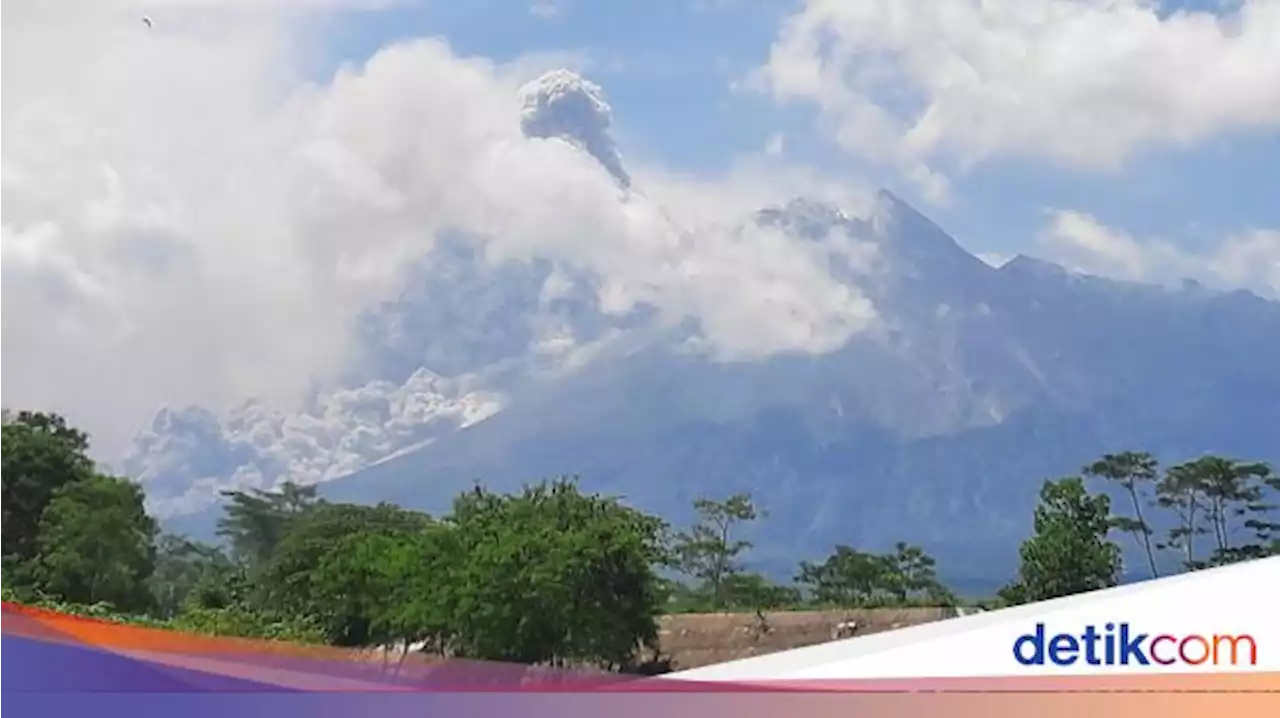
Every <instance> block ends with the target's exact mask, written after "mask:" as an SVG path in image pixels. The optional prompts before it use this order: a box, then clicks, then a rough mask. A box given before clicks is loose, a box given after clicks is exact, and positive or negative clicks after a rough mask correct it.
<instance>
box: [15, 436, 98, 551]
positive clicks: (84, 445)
mask: <svg viewBox="0 0 1280 718" xmlns="http://www.w3.org/2000/svg"><path fill="white" fill-rule="evenodd" d="M0 431H3V441H2V442H0V482H2V485H3V499H2V501H3V522H0V527H2V529H3V544H4V546H3V551H4V556H5V557H6V559H9V560H10V561H13V562H17V563H22V562H26V561H29V560H30V559H31V558H32V557H34V556H35V553H36V534H37V532H38V530H39V522H40V517H41V515H42V514H43V513H44V510H45V507H46V506H48V504H49V501H50V499H51V498H52V497H53V495H54V493H55V492H56V491H57V490H58V489H59V488H61V487H63V486H66V485H67V484H70V483H73V482H76V481H84V480H86V479H89V478H90V477H92V476H93V462H92V461H91V460H90V459H89V457H88V454H87V452H88V450H89V438H88V436H86V435H85V434H84V433H83V432H81V431H79V430H78V429H75V428H73V427H71V426H69V425H68V424H67V422H66V420H65V419H63V418H62V417H61V416H59V415H57V414H44V413H40V412H31V411H22V412H19V413H18V414H17V415H16V416H15V415H11V414H10V415H6V416H5V419H4V423H3V428H0Z"/></svg>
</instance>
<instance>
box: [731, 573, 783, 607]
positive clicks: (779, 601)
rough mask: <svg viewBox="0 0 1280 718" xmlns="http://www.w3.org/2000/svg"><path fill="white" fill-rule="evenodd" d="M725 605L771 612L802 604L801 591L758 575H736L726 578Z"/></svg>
mask: <svg viewBox="0 0 1280 718" xmlns="http://www.w3.org/2000/svg"><path fill="white" fill-rule="evenodd" d="M723 590H724V599H725V603H726V604H727V605H728V606H730V607H732V608H746V609H751V610H753V611H770V610H776V609H779V608H786V607H788V606H795V605H797V604H799V603H800V599H801V596H800V591H799V590H797V589H795V588H793V587H791V586H779V585H778V584H776V583H774V582H772V581H770V580H769V579H767V578H765V577H764V576H761V575H760V574H758V573H736V574H731V575H729V576H728V577H726V578H725V580H724V584H723Z"/></svg>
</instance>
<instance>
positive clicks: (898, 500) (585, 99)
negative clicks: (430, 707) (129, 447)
mask: <svg viewBox="0 0 1280 718" xmlns="http://www.w3.org/2000/svg"><path fill="white" fill-rule="evenodd" d="M530 92H532V93H538V92H545V93H547V94H549V95H553V98H552V99H548V98H546V97H544V98H543V99H542V101H541V105H542V106H543V107H549V108H553V109H559V107H558V104H557V102H558V101H559V102H564V101H566V100H565V98H571V99H572V101H573V102H574V103H576V106H577V107H579V108H581V107H603V108H604V110H603V111H607V105H603V103H602V101H601V100H600V99H599V97H598V94H597V93H598V88H595V87H594V86H592V85H590V83H586V82H585V81H581V80H580V78H576V77H575V76H572V75H570V74H567V73H563V72H558V73H554V74H552V75H549V76H547V77H545V78H543V79H542V80H540V81H539V82H538V83H536V86H535V87H533V88H530ZM575 93H576V94H575ZM538 105H539V102H538V101H526V106H535V107H536V106H538ZM562 114H568V113H562ZM601 124H604V123H601V122H598V121H595V124H590V123H589V122H586V121H583V120H581V119H579V120H578V121H577V124H575V123H574V121H568V120H563V119H561V122H560V124H559V125H554V128H555V129H554V130H549V129H547V128H548V127H549V126H553V125H552V123H550V122H549V121H544V122H540V123H539V122H527V123H526V128H528V127H529V126H531V125H533V126H537V127H538V128H539V131H540V132H542V133H544V134H546V135H548V136H555V137H560V138H562V139H564V140H566V141H568V142H570V143H572V144H573V145H574V146H577V147H579V148H580V149H582V150H583V151H586V152H592V151H593V148H598V147H600V146H606V147H607V146H608V145H607V143H604V142H602V141H600V140H599V138H598V127H599V126H600V125H601ZM583 125H586V129H585V130H584V131H583V134H587V133H589V132H595V133H596V134H591V135H588V137H587V138H583V137H580V136H579V135H578V134H575V132H576V128H578V127H580V126H583ZM527 131H528V130H527ZM591 138H594V139H591ZM593 156H596V155H593ZM596 158H597V159H598V160H600V161H601V162H602V163H603V164H605V165H606V166H608V167H609V168H610V171H611V174H613V175H614V176H615V178H616V179H617V181H618V183H619V187H620V188H626V187H627V184H628V177H627V175H626V174H625V170H624V169H622V167H621V164H620V160H618V158H617V155H616V153H613V152H610V153H609V154H606V155H603V156H596ZM619 201H621V202H624V203H633V204H635V205H637V206H639V207H641V208H646V209H648V208H649V206H650V202H649V200H647V199H646V198H645V197H644V195H643V188H633V189H632V190H626V194H625V195H624V196H623V197H622V199H620V200H619ZM735 231H740V232H747V231H750V232H752V233H755V232H773V233H779V236H781V237H783V238H784V239H785V241H787V242H791V243H797V244H804V245H808V246H809V247H810V248H811V251H812V252H813V253H815V256H820V257H821V258H822V259H823V261H824V263H825V266H826V267H827V271H828V272H829V273H830V276H831V277H833V278H834V279H836V281H837V282H839V284H840V285H841V286H842V287H845V288H847V290H848V292H849V296H851V297H856V298H857V302H859V303H857V304H855V305H854V306H859V307H862V311H861V312H859V313H853V314H851V315H849V316H847V317H846V318H845V321H846V322H848V324H846V325H844V326H839V327H835V328H832V329H830V330H829V331H830V333H831V336H833V337H839V339H838V340H832V339H821V340H822V341H827V342H829V343H830V348H829V349H827V350H825V351H818V352H812V351H793V352H786V351H782V352H776V353H774V354H771V355H769V356H764V357H740V356H739V357H735V356H724V355H722V354H719V353H717V352H715V351H714V350H712V349H710V348H709V347H708V346H707V345H706V343H705V342H704V341H702V340H703V338H704V334H705V333H704V330H703V327H702V326H700V325H699V323H698V322H696V321H688V320H686V321H680V322H672V321H669V320H668V319H667V318H664V317H663V316H662V315H661V314H660V313H658V312H656V311H652V309H653V308H652V307H648V308H646V307H644V306H643V305H640V306H637V307H636V308H635V309H634V310H632V311H629V312H609V311H606V310H604V309H602V307H601V301H600V292H599V285H598V277H595V276H593V275H591V274H590V273H588V272H581V271H578V272H574V271H572V270H570V269H568V268H566V267H561V266H557V265H556V264H555V263H553V262H550V261H535V262H521V261H514V260H509V261H498V262H496V263H494V262H491V261H490V260H489V259H487V258H486V257H485V256H484V254H483V247H484V246H485V245H484V242H483V241H482V240H476V238H455V239H454V240H451V241H444V242H441V243H440V244H438V245H437V246H436V248H435V249H434V250H433V251H432V253H431V254H430V255H429V256H428V257H427V258H426V259H425V260H424V261H423V263H422V264H421V267H420V270H419V273H418V274H416V275H415V277H414V279H413V281H411V282H410V283H409V287H408V289H407V290H406V292H405V293H404V294H403V296H401V297H400V298H399V299H397V300H395V301H391V302H388V303H385V304H384V305H382V306H381V307H379V308H377V309H376V310H375V311H372V312H369V313H367V314H366V315H365V316H364V317H363V318H362V320H361V327H362V329H361V336H362V338H363V342H364V346H363V349H364V350H365V352H366V353H367V354H368V356H369V357H371V358H372V360H373V361H371V362H368V363H366V364H365V367H366V369H365V373H364V374H363V375H352V376H351V377H350V378H349V381H350V384H351V387H352V388H349V389H345V390H342V391H339V392H336V393H334V394H332V395H328V396H324V397H322V398H320V399H318V401H317V402H316V404H315V406H314V407H313V408H312V409H311V410H310V411H308V412H304V413H302V414H299V415H285V414H282V413H273V412H271V411H269V410H267V409H266V408H264V407H263V406H261V405H260V404H257V403H250V404H247V405H245V406H244V407H242V408H240V409H239V410H237V411H235V412H233V413H232V414H231V415H230V416H228V417H225V418H224V419H222V420H221V421H220V420H219V418H218V417H215V416H214V415H212V414H210V413H209V412H206V411H204V410H201V409H196V408H189V409H184V410H173V409H166V410H164V411H162V412H161V413H160V414H159V415H158V416H157V418H156V421H155V423H154V426H153V427H152V429H151V430H150V431H149V432H147V433H145V434H143V435H142V436H141V437H140V438H139V440H138V441H137V443H136V450H135V452H134V453H133V455H132V456H131V457H130V458H129V460H128V461H127V462H126V463H125V464H124V467H125V469H126V470H127V471H129V472H131V473H132V474H134V475H138V476H140V477H142V478H143V479H144V480H145V481H147V486H148V491H149V494H150V495H151V496H152V497H153V501H154V502H155V504H156V506H157V507H159V508H161V510H163V511H164V512H165V513H166V515H168V516H169V517H170V518H171V522H172V525H173V526H175V527H182V528H187V529H191V530H196V531H197V532H199V533H207V532H208V530H209V527H210V525H211V520H212V518H211V517H212V514H211V513H209V511H208V509H207V507H208V505H209V503H210V502H211V501H213V500H214V499H215V498H216V491H217V490H218V489H221V488H226V487H231V486H263V485H271V484H273V483H275V482H278V481H281V480H285V479H292V480H301V481H305V482H326V488H325V490H324V493H325V494H326V495H327V496H330V497H333V498H336V499H342V500H349V501H361V502H372V501H383V500H385V501H393V502H396V503H401V504H404V505H409V506H415V507H421V508H425V509H428V510H434V511H440V510H443V509H444V508H446V506H447V504H448V502H449V501H450V500H451V498H452V497H453V496H454V495H456V493H457V492H459V491H461V490H463V489H465V488H466V487H467V486H468V485H470V483H471V482H472V481H473V480H476V479H482V480H483V481H484V482H485V483H486V484H488V485H491V486H493V487H495V488H501V489H513V488H517V487H518V486H519V485H520V484H521V483H522V482H526V481H530V480H535V479H537V478H539V477H542V476H546V475H550V474H557V473H576V474H580V475H581V477H582V479H583V482H584V484H585V485H586V486H587V487H588V488H591V489H597V490H603V491H607V492H610V493H616V494H621V495H624V496H626V497H627V498H628V499H629V500H630V501H633V502H635V503H636V504H638V505H641V506H643V507H645V508H647V509H650V510H654V511H657V512H659V513H661V514H662V515H664V516H667V517H670V518H672V519H676V520H679V519H682V518H685V517H687V515H688V510H689V504H690V502H691V500H692V499H693V498H694V497H695V496H700V495H711V496H717V495H726V494H729V493H731V492H736V491H749V492H751V493H752V494H753V495H754V496H756V497H757V499H758V500H759V502H760V503H761V504H762V505H763V506H764V507H766V508H767V509H768V511H769V519H768V520H767V521H765V522H763V523H762V524H761V526H760V528H759V529H758V532H759V533H758V535H756V536H755V537H754V538H755V539H756V540H757V541H758V543H759V550H758V552H757V560H758V561H759V562H760V563H761V565H764V566H776V567H779V568H780V569H781V568H783V567H786V566H789V565H790V564H792V563H794V561H795V560H796V559H797V558H798V557H804V556H808V555H816V554H819V553H821V552H824V551H826V550H828V549H829V548H830V546H831V545H832V544H833V543H836V542H843V543H851V544H854V545H858V546H864V547H867V548H883V547H885V546H888V545H891V544H892V543H893V542H894V541H897V540H908V541H913V542H918V543H921V544H923V545H924V546H925V547H926V548H927V549H928V550H929V551H931V552H933V553H934V554H935V555H937V556H939V558H940V559H941V560H943V561H944V562H945V563H946V565H947V570H948V572H949V573H950V574H951V575H953V576H962V577H964V576H967V577H974V578H979V579H987V578H989V579H991V580H993V581H994V580H999V577H1000V576H1002V575H1004V574H1005V573H1007V571H1008V570H1009V569H1010V567H1011V565H1012V563H1013V561H1014V556H1015V553H1014V549H1015V548H1016V545H1017V542H1018V541H1019V540H1020V539H1021V538H1022V537H1023V536H1024V535H1025V534H1026V533H1027V531H1028V529H1029V522H1030V514H1031V507H1032V506H1033V504H1034V498H1035V494H1036V491H1037V489H1038V487H1039V484H1040V482H1041V481H1042V480H1043V479H1045V478H1052V477H1056V476H1059V475H1063V474H1069V473H1074V472H1075V471H1077V470H1078V468H1079V467H1080V466H1081V465H1083V464H1084V463H1085V462H1086V461H1088V460H1090V459H1092V458H1095V457H1096V456H1098V455H1100V454H1101V453H1103V452H1106V451H1114V450H1123V449H1130V448H1140V449H1144V450H1150V451H1153V452H1156V453H1157V454H1158V455H1159V456H1161V457H1163V458H1165V459H1169V460H1173V459H1183V458H1189V457H1192V456H1196V455H1199V454H1201V453H1204V452H1220V453H1225V454H1230V455H1239V456H1244V457H1250V458H1262V459H1270V460H1277V459H1280V453H1278V452H1280V441H1277V439H1280V401H1277V397H1280V370H1277V364H1276V362H1275V357H1276V356H1278V355H1280V303H1277V302H1274V301H1269V300H1266V299H1263V298H1261V297H1259V296H1256V295H1254V294H1251V293H1248V292H1243V291H1238V292H1220V291H1212V290H1208V289H1205V288H1203V287H1201V286H1199V285H1197V284H1194V283H1187V284H1185V285H1184V286H1181V287H1179V288H1166V287H1160V286H1156V285H1145V284H1137V283H1126V282H1118V281H1113V280H1107V279H1101V278H1097V277H1091V276H1087V275H1083V274H1079V273H1074V272H1069V271H1067V270H1065V269H1063V268H1061V267H1059V266H1057V265H1055V264H1052V263H1049V262H1045V261H1041V260H1037V259H1033V258H1030V257H1026V256H1021V255H1020V256H1017V257H1015V258H1014V259H1012V260H1010V261H1008V262H1007V263H1005V264H1003V265H1002V266H1000V267H998V268H997V267H994V266H991V265H990V264H988V263H986V262H984V261H982V260H979V259H978V258H976V257H974V256H973V255H971V254H970V253H968V252H966V251H965V250H964V249H963V248H961V247H960V246H959V245H958V244H957V243H956V242H955V241H954V240H953V239H952V238H951V237H949V236H948V235H947V234H946V233H945V232H944V231H943V230H942V229H941V228H939V227H937V226H936V225H934V224H933V223H932V222H931V221H930V220H929V219H928V218H926V217H925V216H923V215H922V214H921V213H919V212H917V211H916V210H915V209H913V208H912V207H910V206H909V205H907V204H906V203H905V202H903V201H902V200H901V199H899V198H898V197H896V196H895V195H894V194H892V193H890V192H888V191H881V192H880V193H879V194H878V195H877V196H876V199H875V202H874V203H873V204H872V206H871V207H870V208H862V213H861V214H854V213H853V212H851V211H846V210H845V209H843V208H841V207H839V206H837V205H835V204H832V203H828V202H822V201H813V200H807V199H803V198H800V199H796V200H793V201H791V202H790V203H788V204H785V205H783V206H777V207H766V208H762V209H760V210H759V211H758V212H756V213H755V214H754V215H750V216H745V217H743V218H742V219H741V222H740V224H739V225H738V226H737V227H736V228H735ZM750 236H755V235H750ZM691 241H692V240H691ZM749 250H750V247H749V245H748V246H744V251H749ZM690 281H692V282H697V281H698V279H697V278H696V277H693V278H691V279H690ZM798 326H800V327H802V328H805V329H806V330H807V331H814V330H813V329H812V328H811V325H808V324H798ZM745 330H746V331H749V330H750V328H749V327H748V328H745ZM821 330H822V328H821V327H819V329H818V330H817V331H821ZM809 339H812V337H805V338H804V340H805V341H808V340H809ZM797 343H801V342H799V341H797ZM201 509H204V510H203V511H201ZM193 512H195V516H192V515H191V514H192V513H193ZM183 516H185V518H182V517H183Z"/></svg>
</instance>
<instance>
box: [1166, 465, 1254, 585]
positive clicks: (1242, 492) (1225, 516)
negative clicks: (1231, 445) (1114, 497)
mask: <svg viewBox="0 0 1280 718" xmlns="http://www.w3.org/2000/svg"><path fill="white" fill-rule="evenodd" d="M1275 485H1276V477H1275V476H1274V475H1273V474H1272V473H1271V467H1270V466H1268V465H1267V464H1265V463H1261V462H1242V461H1236V460H1233V459H1226V458H1223V457H1219V456H1204V457H1201V458H1199V459H1195V460H1194V461H1188V462H1185V463H1182V464H1179V465H1177V466H1174V467H1172V468H1170V469H1169V471H1168V472H1167V473H1166V475H1165V477H1164V479H1163V480H1162V481H1161V483H1160V485H1159V487H1158V492H1159V501H1160V504H1161V505H1162V506H1166V507H1168V508H1172V509H1173V510H1174V511H1175V513H1176V514H1177V516H1178V518H1179V521H1180V523H1179V525H1178V526H1177V527H1175V528H1174V529H1173V530H1172V531H1170V536H1169V545H1171V546H1173V547H1178V548H1181V549H1183V551H1184V564H1185V565H1186V567H1187V568H1188V569H1193V570H1194V569H1198V568H1204V567H1206V566H1213V565H1220V564H1223V563H1232V562H1235V561H1241V560H1247V559H1250V558H1259V557H1262V556H1266V555H1268V554H1269V553H1270V547H1269V546H1268V542H1269V541H1270V540H1271V538H1272V535H1273V534H1274V532H1275V530H1276V528H1277V525H1276V524H1275V523H1273V522H1271V521H1269V520H1267V518H1266V514H1267V512H1269V511H1270V510H1271V509H1272V508H1273V507H1272V506H1271V505H1269V504H1267V503H1265V501H1264V500H1265V498H1266V492H1267V489H1268V488H1269V487H1270V488H1274V487H1275ZM1241 529H1247V530H1250V531H1252V532H1253V534H1254V539H1255V541H1254V542H1253V543H1240V541H1239V532H1240V530H1241ZM1200 536H1205V537H1208V539H1209V541H1210V555H1209V558H1208V559H1207V560H1200V559H1197V558H1196V554H1195V545H1196V538H1197V537H1200Z"/></svg>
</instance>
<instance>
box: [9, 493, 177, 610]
mask: <svg viewBox="0 0 1280 718" xmlns="http://www.w3.org/2000/svg"><path fill="white" fill-rule="evenodd" d="M155 534H156V524H155V521H153V520H152V519H151V517H149V516H147V513H146V510H145V509H144V508H143V494H142V489H141V488H140V487H139V486H138V485H137V484H134V483H132V482H130V481H126V480H124V479H118V478H114V477H111V476H95V477H93V478H91V479H87V480H84V481H77V482H74V483H70V484H67V485H65V486H63V487H61V488H59V489H57V490H56V491H55V492H54V494H53V498H52V499H51V500H50V501H49V505H48V506H47V507H45V510H44V513H43V514H42V515H41V517H40V530H39V536H38V539H37V542H36V546H37V554H36V559H35V570H34V575H35V577H36V580H37V584H38V586H39V587H40V588H41V590H43V591H44V592H46V593H48V594H52V595H55V596H59V597H61V598H62V599H63V600H66V601H71V602H75V603H82V604H93V603H99V602H106V603H110V604H111V605H113V606H115V607H116V608H119V609H122V610H126V611H138V610H145V609H146V608H149V607H150V603H151V601H150V598H151V597H150V593H149V591H148V585H147V579H148V578H149V577H150V575H151V572H152V569H153V568H154V559H155V556H154V548H153V541H154V538H155Z"/></svg>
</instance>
